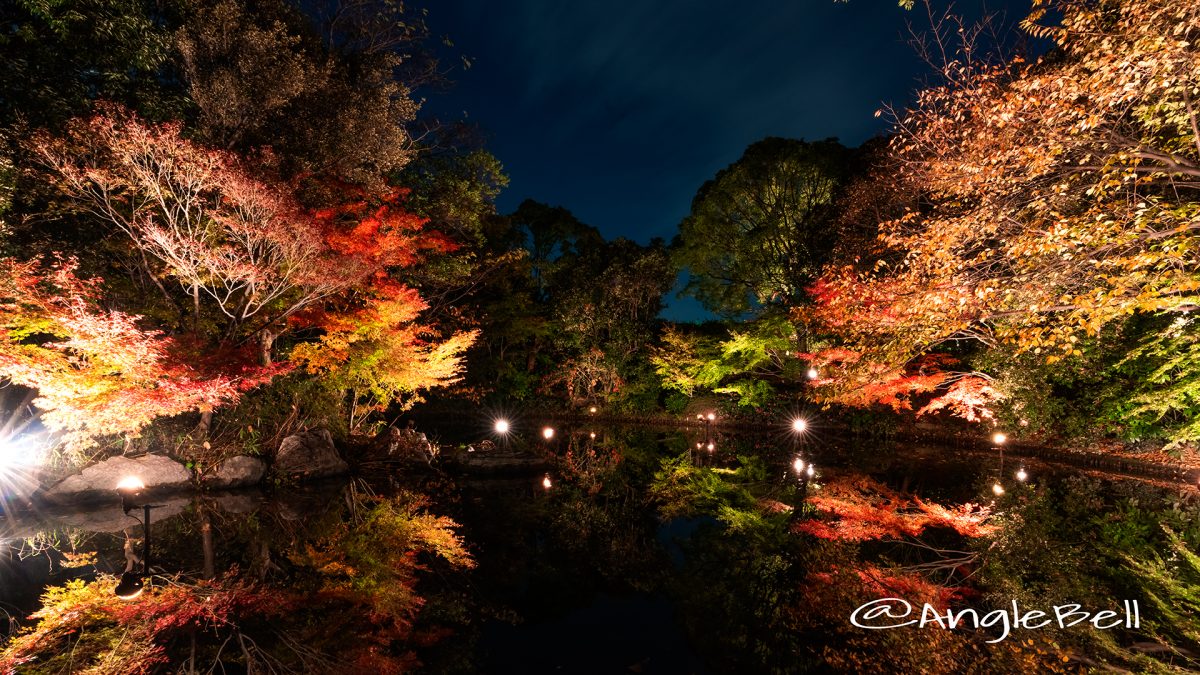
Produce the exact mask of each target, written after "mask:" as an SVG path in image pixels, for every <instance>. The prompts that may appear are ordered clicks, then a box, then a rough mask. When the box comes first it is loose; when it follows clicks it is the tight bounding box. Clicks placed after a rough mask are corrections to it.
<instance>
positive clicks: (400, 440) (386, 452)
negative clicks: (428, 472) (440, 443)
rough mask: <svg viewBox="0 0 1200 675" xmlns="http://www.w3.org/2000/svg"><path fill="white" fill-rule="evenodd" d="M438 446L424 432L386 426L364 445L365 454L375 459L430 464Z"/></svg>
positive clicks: (435, 455)
mask: <svg viewBox="0 0 1200 675" xmlns="http://www.w3.org/2000/svg"><path fill="white" fill-rule="evenodd" d="M437 454H438V447H437V446H436V445H434V444H433V443H431V442H430V441H429V439H428V438H427V437H426V436H425V434H423V433H421V432H419V431H417V430H415V429H413V428H411V427H410V428H408V429H403V430H402V429H398V428H396V427H394V426H393V427H388V428H387V429H384V430H383V431H381V432H379V434H378V435H376V436H375V438H374V439H372V440H371V442H370V443H369V444H368V445H367V447H366V453H365V456H366V457H367V458H369V459H370V460H375V461H400V462H407V463H413V464H424V465H427V466H428V465H430V464H431V463H432V462H433V460H434V458H435V457H437Z"/></svg>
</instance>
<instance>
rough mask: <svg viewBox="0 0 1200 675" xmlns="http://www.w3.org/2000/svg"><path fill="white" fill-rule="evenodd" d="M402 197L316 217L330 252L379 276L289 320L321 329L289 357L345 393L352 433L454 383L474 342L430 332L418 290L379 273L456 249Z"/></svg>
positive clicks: (471, 336)
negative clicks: (374, 415)
mask: <svg viewBox="0 0 1200 675" xmlns="http://www.w3.org/2000/svg"><path fill="white" fill-rule="evenodd" d="M406 196H407V193H406V191H404V190H398V191H394V192H393V193H391V194H390V195H387V196H386V197H384V198H383V199H381V200H378V201H379V202H380V203H378V204H370V203H369V202H368V200H367V199H366V198H365V197H364V198H363V199H360V200H357V201H354V202H351V203H348V204H344V205H341V206H339V207H337V208H331V209H324V210H321V211H319V212H318V213H317V220H318V222H319V223H320V225H321V227H322V229H323V230H324V231H325V232H327V233H328V234H327V241H328V243H329V246H330V247H331V249H332V250H333V251H334V252H335V253H337V254H339V255H342V256H346V257H351V258H353V259H356V260H358V261H360V264H362V265H364V266H367V267H369V268H374V269H376V270H377V272H376V273H375V274H374V275H373V276H372V277H370V278H369V279H368V280H367V281H366V282H365V283H363V284H360V285H358V286H356V287H354V288H351V289H347V290H346V291H344V292H343V293H341V294H339V295H338V296H337V297H335V298H331V299H330V300H329V301H328V302H325V303H323V304H322V305H321V306H320V307H316V308H314V309H313V310H312V311H309V312H305V313H301V314H299V315H297V316H296V317H295V319H294V321H293V323H294V324H298V325H309V326H315V327H318V328H320V329H321V331H322V333H323V334H322V335H321V337H320V338H319V339H318V340H316V341H313V342H306V343H302V344H299V345H297V346H296V347H295V348H294V349H293V350H292V354H291V356H292V359H293V360H294V361H295V362H296V363H298V364H299V365H301V366H302V367H303V368H304V369H305V370H306V371H307V372H309V373H311V374H314V375H318V376H320V377H322V378H324V380H325V381H326V382H327V383H328V384H329V386H331V387H333V388H334V389H336V390H338V391H340V392H343V394H344V396H343V400H344V401H345V415H346V421H347V427H348V428H349V429H350V430H351V431H352V432H356V431H358V430H360V428H361V427H362V424H363V422H365V421H366V420H367V419H368V417H369V415H371V413H375V412H382V411H383V410H386V409H387V408H389V407H391V406H398V407H400V408H401V409H408V408H409V407H411V406H413V405H414V404H416V403H418V402H420V401H421V397H420V392H421V391H422V390H427V389H432V388H435V387H440V386H445V385H448V384H452V383H454V382H457V381H458V380H459V372H460V371H461V369H462V357H463V353H464V352H465V351H466V349H467V348H468V347H470V346H471V344H472V343H474V341H475V338H476V337H477V336H478V331H463V332H457V333H453V334H451V335H449V336H447V337H445V338H444V339H442V338H441V336H440V335H439V333H438V331H437V329H436V328H435V327H434V326H432V325H428V324H425V323H422V322H421V321H420V315H421V312H422V311H423V310H425V309H426V307H427V305H426V303H425V301H424V300H422V299H421V297H420V294H419V293H418V292H417V291H416V289H413V288H411V287H408V286H406V285H404V284H401V283H399V282H397V281H396V280H395V279H393V278H392V277H390V276H388V275H387V274H384V273H383V272H382V270H383V269H386V268H405V267H408V266H410V265H412V264H414V263H416V262H418V261H419V260H421V258H422V256H423V255H425V254H428V253H445V252H451V251H453V250H454V248H455V244H454V243H453V242H452V241H451V240H450V239H449V238H447V237H445V236H443V235H441V234H440V233H437V232H429V231H427V230H425V229H424V228H425V225H426V224H427V222H428V221H427V220H426V219H424V218H419V217H417V216H415V215H413V214H411V213H408V212H406V211H405V210H403V209H402V208H400V205H399V204H400V202H401V201H402V200H403V199H404V198H405V197H406ZM339 223H343V224H344V223H349V226H348V227H346V226H339Z"/></svg>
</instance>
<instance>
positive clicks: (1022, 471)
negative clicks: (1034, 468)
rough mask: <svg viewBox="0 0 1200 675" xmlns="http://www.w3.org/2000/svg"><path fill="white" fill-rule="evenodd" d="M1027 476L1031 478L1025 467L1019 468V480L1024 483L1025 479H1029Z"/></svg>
mask: <svg viewBox="0 0 1200 675" xmlns="http://www.w3.org/2000/svg"><path fill="white" fill-rule="evenodd" d="M1027 478H1029V474H1028V473H1026V472H1025V467H1021V468H1019V469H1017V480H1019V481H1021V482H1022V483H1024V482H1025V479H1027Z"/></svg>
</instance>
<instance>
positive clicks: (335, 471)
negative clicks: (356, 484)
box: [274, 429, 350, 479]
mask: <svg viewBox="0 0 1200 675" xmlns="http://www.w3.org/2000/svg"><path fill="white" fill-rule="evenodd" d="M274 468H275V471H277V472H279V473H281V474H283V475H285V476H290V477H294V478H301V479H310V478H325V477H326V476H340V475H342V474H344V473H348V472H349V471H350V465H349V464H347V463H346V460H344V459H342V458H341V456H340V455H338V451H337V448H335V447H333V436H332V435H330V433H329V430H328V429H313V430H311V431H302V432H300V433H298V434H293V435H291V436H288V437H287V438H285V439H283V442H282V443H280V444H279V453H278V454H276V455H275V465H274Z"/></svg>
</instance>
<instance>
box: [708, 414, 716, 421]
mask: <svg viewBox="0 0 1200 675" xmlns="http://www.w3.org/2000/svg"><path fill="white" fill-rule="evenodd" d="M715 419H717V413H713V412H710V413H708V421H709V422H711V421H713V420H715Z"/></svg>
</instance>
